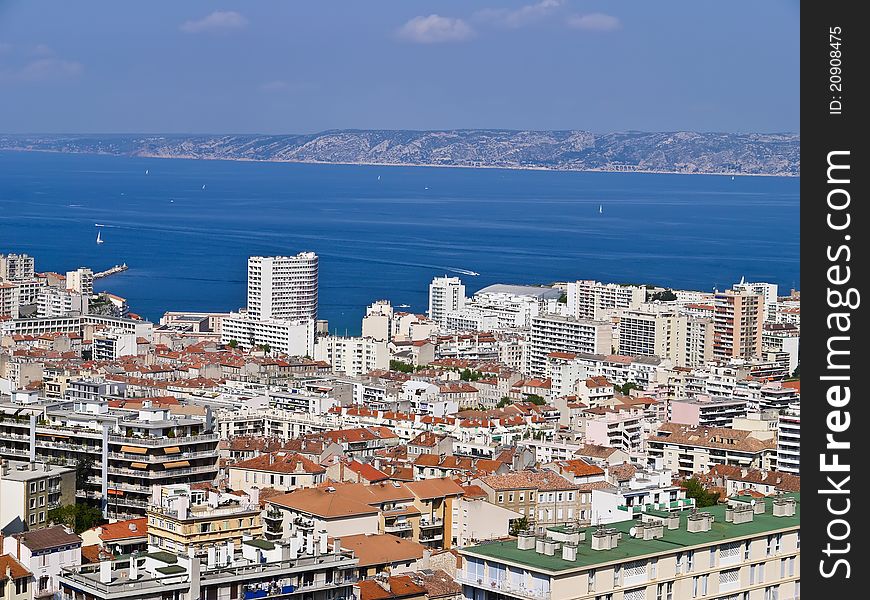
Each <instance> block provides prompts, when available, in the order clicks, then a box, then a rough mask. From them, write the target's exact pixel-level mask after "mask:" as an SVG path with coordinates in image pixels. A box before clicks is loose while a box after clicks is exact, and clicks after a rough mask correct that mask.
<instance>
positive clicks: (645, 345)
mask: <svg viewBox="0 0 870 600" xmlns="http://www.w3.org/2000/svg"><path fill="white" fill-rule="evenodd" d="M687 321H688V318H687V317H685V316H684V315H681V314H680V313H679V312H678V311H676V310H674V309H672V308H670V307H662V306H659V305H654V304H648V305H644V307H642V308H638V309H635V310H628V311H625V312H623V313H621V314H620V316H619V354H621V355H623V356H660V357H662V358H668V359H670V360H671V361H672V362H673V364H674V366H677V367H682V366H685V364H686V355H685V352H686V323H687Z"/></svg>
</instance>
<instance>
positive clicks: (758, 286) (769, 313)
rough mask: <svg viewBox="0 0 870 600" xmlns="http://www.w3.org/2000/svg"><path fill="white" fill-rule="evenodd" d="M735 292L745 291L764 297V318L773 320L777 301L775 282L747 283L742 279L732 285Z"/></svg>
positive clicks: (777, 293)
mask: <svg viewBox="0 0 870 600" xmlns="http://www.w3.org/2000/svg"><path fill="white" fill-rule="evenodd" d="M731 289H732V290H734V291H735V292H745V293H748V294H754V295H757V296H762V297H763V298H764V320H765V321H770V322H775V321H776V313H777V310H776V308H777V302H778V300H779V286H778V285H777V284H775V283H763V282H758V283H747V282H745V281H743V280H741V281H740V283H735V284H734V285H733V286H732V287H731Z"/></svg>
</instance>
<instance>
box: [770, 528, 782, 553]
mask: <svg viewBox="0 0 870 600" xmlns="http://www.w3.org/2000/svg"><path fill="white" fill-rule="evenodd" d="M781 549H782V534H781V533H775V534H773V535H769V536H767V555H768V556H770V555H772V554H779V551H780V550H781Z"/></svg>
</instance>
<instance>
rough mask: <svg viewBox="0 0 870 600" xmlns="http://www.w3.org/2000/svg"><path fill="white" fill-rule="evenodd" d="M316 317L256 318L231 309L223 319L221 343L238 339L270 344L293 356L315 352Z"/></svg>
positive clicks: (245, 345) (246, 345)
mask: <svg viewBox="0 0 870 600" xmlns="http://www.w3.org/2000/svg"><path fill="white" fill-rule="evenodd" d="M314 330H315V321H314V320H312V319H306V320H302V321H291V320H288V319H264V318H256V317H253V316H251V315H250V314H246V313H230V314H229V316H227V317H224V318H223V320H222V321H221V338H220V339H221V343H222V344H231V343H233V342H235V343H236V344H238V346H239V347H240V348H245V349H250V348H257V347H260V346H268V347H269V349H270V350H271V351H273V352H276V353H280V354H288V355H290V356H313V355H314Z"/></svg>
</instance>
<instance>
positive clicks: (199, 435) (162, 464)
mask: <svg viewBox="0 0 870 600" xmlns="http://www.w3.org/2000/svg"><path fill="white" fill-rule="evenodd" d="M112 387H113V386H110V385H109V384H101V383H97V382H88V381H75V382H71V383H70V384H69V386H68V389H67V398H66V402H61V403H60V404H57V403H52V404H48V403H37V404H30V405H27V406H21V405H17V404H11V403H5V404H0V417H2V419H0V458H6V459H10V460H22V459H27V460H41V461H45V462H52V463H58V464H63V465H67V466H75V465H77V464H78V463H79V462H83V463H85V464H87V465H88V476H87V479H86V480H85V481H84V482H83V485H82V486H80V487H78V488H77V489H76V497H77V498H89V499H95V500H99V501H101V504H102V507H103V510H104V514H105V515H106V516H112V517H118V518H122V517H126V516H140V515H143V514H144V513H145V509H146V508H147V506H148V503H149V501H150V498H151V486H152V485H168V484H172V483H195V482H202V481H212V480H213V479H214V478H215V477H216V476H217V473H218V467H217V460H218V451H217V443H218V436H217V434H216V433H213V422H212V419H211V413H210V411H208V410H207V411H206V415H205V417H204V418H198V417H194V416H188V415H185V414H181V415H175V414H173V413H172V411H171V410H170V408H156V407H153V406H151V403H150V401H147V400H146V401H144V402H142V404H141V408H137V409H121V408H110V406H109V400H107V399H106V395H107V394H108V393H111V392H112V391H114V392H115V393H117V391H118V389H117V387H118V386H114V388H115V389H114V390H110V388H112Z"/></svg>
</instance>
